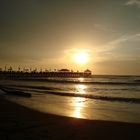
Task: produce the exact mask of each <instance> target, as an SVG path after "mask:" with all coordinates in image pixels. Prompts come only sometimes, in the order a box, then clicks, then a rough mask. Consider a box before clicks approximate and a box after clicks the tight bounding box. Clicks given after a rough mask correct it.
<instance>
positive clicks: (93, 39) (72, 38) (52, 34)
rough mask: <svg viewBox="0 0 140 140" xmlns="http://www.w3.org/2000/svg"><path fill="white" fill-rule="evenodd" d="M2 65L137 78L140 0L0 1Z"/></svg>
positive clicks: (139, 42)
mask: <svg viewBox="0 0 140 140" xmlns="http://www.w3.org/2000/svg"><path fill="white" fill-rule="evenodd" d="M81 54H82V55H83V56H84V57H87V58H86V60H84V59H83V60H82V61H84V62H80V60H81V58H80V60H79V58H78V56H80V57H81ZM5 65H7V66H10V65H11V66H13V67H14V68H17V67H18V66H21V67H38V68H48V69H50V68H52V69H60V68H69V69H74V70H76V69H78V70H83V69H86V68H89V69H91V70H92V71H93V73H94V74H137V75H140V0H0V67H4V66H5Z"/></svg>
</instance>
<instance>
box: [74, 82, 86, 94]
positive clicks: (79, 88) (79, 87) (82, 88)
mask: <svg viewBox="0 0 140 140" xmlns="http://www.w3.org/2000/svg"><path fill="white" fill-rule="evenodd" d="M86 88H87V86H86V85H82V84H80V85H76V91H77V93H80V94H85V93H86V91H85V90H86Z"/></svg>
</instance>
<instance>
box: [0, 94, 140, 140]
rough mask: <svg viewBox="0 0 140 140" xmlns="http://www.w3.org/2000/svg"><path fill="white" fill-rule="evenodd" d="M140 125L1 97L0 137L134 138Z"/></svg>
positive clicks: (5, 139) (44, 139)
mask: <svg viewBox="0 0 140 140" xmlns="http://www.w3.org/2000/svg"><path fill="white" fill-rule="evenodd" d="M139 138H140V124H135V123H123V122H111V121H100V120H92V121H91V120H84V119H76V118H70V117H62V116H56V115H51V114H44V113H41V112H37V111H35V110H31V109H29V108H26V107H23V106H21V105H18V104H16V103H13V102H10V101H7V100H5V99H4V98H3V97H2V96H0V140H135V139H139Z"/></svg>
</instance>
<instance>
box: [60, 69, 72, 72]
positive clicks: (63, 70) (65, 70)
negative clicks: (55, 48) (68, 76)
mask: <svg viewBox="0 0 140 140" xmlns="http://www.w3.org/2000/svg"><path fill="white" fill-rule="evenodd" d="M59 72H70V70H68V69H61V70H59Z"/></svg>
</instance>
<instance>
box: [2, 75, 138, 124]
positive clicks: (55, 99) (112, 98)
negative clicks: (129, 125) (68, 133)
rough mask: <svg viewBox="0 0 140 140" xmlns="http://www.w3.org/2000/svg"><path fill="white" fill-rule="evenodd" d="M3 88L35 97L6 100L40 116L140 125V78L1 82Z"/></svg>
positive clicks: (109, 77)
mask: <svg viewBox="0 0 140 140" xmlns="http://www.w3.org/2000/svg"><path fill="white" fill-rule="evenodd" d="M0 85H1V86H6V87H12V88H14V89H18V90H21V91H24V92H28V93H31V94H32V97H31V98H24V97H18V96H9V95H6V94H5V95H4V97H5V98H6V99H8V100H10V101H13V102H16V103H18V104H21V105H23V106H26V107H28V108H32V109H35V110H38V111H40V112H44V113H51V114H56V115H61V116H69V117H75V118H84V119H90V120H110V121H122V122H136V123H140V76H105V75H102V76H101V75H99V76H93V77H92V78H48V79H46V80H43V81H42V80H41V79H38V80H35V81H30V80H29V79H28V80H27V81H26V80H24V81H22V80H18V81H16V80H1V81H0Z"/></svg>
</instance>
